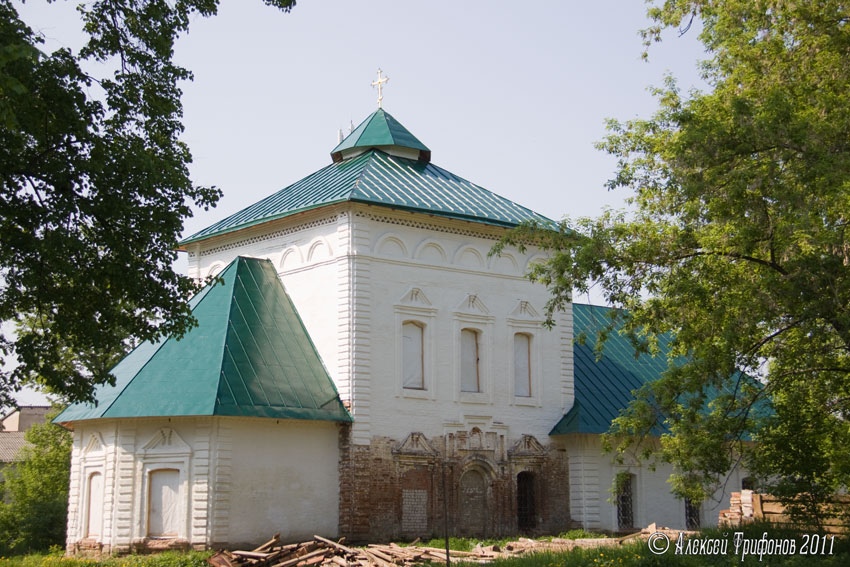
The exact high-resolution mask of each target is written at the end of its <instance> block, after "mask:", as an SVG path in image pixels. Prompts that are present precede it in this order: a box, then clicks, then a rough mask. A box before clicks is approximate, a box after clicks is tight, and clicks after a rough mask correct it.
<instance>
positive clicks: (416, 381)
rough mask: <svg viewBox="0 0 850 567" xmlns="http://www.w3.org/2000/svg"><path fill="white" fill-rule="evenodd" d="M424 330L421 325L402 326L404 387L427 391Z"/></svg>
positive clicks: (408, 322) (410, 323)
mask: <svg viewBox="0 0 850 567" xmlns="http://www.w3.org/2000/svg"><path fill="white" fill-rule="evenodd" d="M423 331H424V329H423V328H422V325H420V324H419V323H415V322H413V321H406V322H405V323H404V324H403V325H402V326H401V369H402V370H401V371H402V385H403V386H404V387H405V388H410V389H413V390H424V389H425V344H424V332H423Z"/></svg>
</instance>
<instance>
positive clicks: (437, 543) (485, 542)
mask: <svg viewBox="0 0 850 567" xmlns="http://www.w3.org/2000/svg"><path fill="white" fill-rule="evenodd" d="M520 537H521V536H514V537H508V538H502V539H475V538H460V537H450V538H449V549H450V550H452V551H472V550H473V549H475V546H476V545H479V544H480V545H481V547H487V546H490V545H498V546H499V547H504V545H505V544H506V543H508V542H509V541H516V540H517V539H519V538H520ZM555 537H557V538H561V539H587V538H600V537H605V535H604V534H597V533H593V532H588V531H585V530H570V531H568V532H564V533H561V534H558V535H557V536H547V537H543V538H538V539H543V540H546V541H552V539H553V538H555ZM399 545H401V546H408V545H411V544H410V543H399ZM416 545H420V546H422V547H436V548H437V549H445V548H446V540H445V539H443V538H433V539H429V540H428V541H420V542H419V543H417V544H416Z"/></svg>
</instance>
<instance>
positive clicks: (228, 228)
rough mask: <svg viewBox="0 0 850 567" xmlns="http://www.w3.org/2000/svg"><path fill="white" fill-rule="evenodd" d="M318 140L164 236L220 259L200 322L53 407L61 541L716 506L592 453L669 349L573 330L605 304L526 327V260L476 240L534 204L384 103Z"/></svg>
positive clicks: (360, 529)
mask: <svg viewBox="0 0 850 567" xmlns="http://www.w3.org/2000/svg"><path fill="white" fill-rule="evenodd" d="M331 157H332V163H330V164H329V165H328V166H326V167H325V168H323V169H320V170H319V171H317V172H315V173H312V174H311V175H308V176H307V177H305V178H304V179H302V180H300V181H297V182H295V183H293V184H292V185H290V186H288V187H286V188H285V189H282V190H280V191H278V192H277V193H274V194H273V195H271V196H269V197H267V198H266V199H263V200H262V201H260V202H258V203H255V204H253V205H251V206H249V207H247V208H245V209H243V210H242V211H240V212H238V213H236V214H234V215H232V216H230V217H228V218H226V219H224V220H222V221H220V222H218V223H216V224H214V225H212V226H210V227H208V228H206V229H204V230H202V231H200V232H198V233H197V234H195V235H193V236H191V237H189V238H188V239H186V240H185V241H184V242H182V243H181V249H182V250H184V251H185V252H187V253H188V256H189V275H190V276H191V277H193V278H196V279H197V280H199V281H200V280H204V279H205V278H208V277H210V276H217V278H216V280H215V281H214V282H213V283H212V284H210V285H208V286H207V287H205V288H204V289H203V290H202V291H200V292H199V293H198V294H197V295H196V296H195V297H194V298H193V299H192V307H193V313H194V315H195V317H196V318H197V320H198V322H199V325H198V327H196V328H194V329H192V330H191V331H189V332H188V333H187V334H186V335H185V336H184V338H183V339H182V340H179V341H177V340H174V339H173V338H169V339H167V340H164V341H162V342H160V343H158V344H150V343H144V344H142V345H140V346H139V347H138V348H136V349H135V350H134V351H133V352H131V353H130V354H129V355H128V356H127V357H126V358H125V359H124V360H123V361H122V362H120V363H119V364H118V365H117V366H116V367H115V369H114V370H113V374H114V375H115V377H116V384H115V386H104V387H100V388H99V389H98V390H97V394H96V397H97V400H98V404H97V405H96V406H94V405H85V404H78V405H74V406H71V407H69V408H68V409H66V410H65V412H63V413H62V414H61V415H60V416H59V417H58V418H57V419H56V421H57V422H59V423H62V424H64V425H66V426H69V427H71V428H73V433H74V446H73V455H72V463H71V479H70V489H71V490H70V503H69V510H68V532H67V533H68V536H67V546H68V549H69V551H71V552H76V551H80V550H85V549H99V550H102V551H105V552H121V551H128V550H132V549H143V548H149V549H150V548H154V549H156V548H181V547H182V548H185V547H195V548H206V547H219V546H236V545H249V544H251V543H254V542H261V541H265V540H267V539H268V538H269V537H270V536H271V534H274V533H276V532H280V533H281V534H282V537H283V538H285V539H289V540H297V539H299V538H307V537H311V536H312V535H313V534H323V535H326V536H330V537H338V536H346V537H347V538H348V539H349V541H364V540H370V541H379V540H388V539H404V538H406V539H413V538H415V537H423V538H427V537H430V536H432V535H435V534H442V531H443V525H444V521H446V520H447V521H448V524H449V527H450V531H451V532H452V534H453V535H459V536H463V535H469V536H500V535H513V534H517V533H530V534H538V533H558V532H561V531H565V530H567V529H570V528H573V527H584V528H586V529H590V530H609V531H626V530H629V529H631V528H636V527H640V526H644V525H647V524H648V523H650V522H657V523H659V524H664V525H667V526H671V527H685V525H686V524H691V525H693V524H695V523H701V524H703V525H708V524H710V523H712V521H714V522H716V517H717V511H716V510H713V509H712V507H711V503H708V502H706V503H702V505H700V504H696V503H694V504H691V503H688V505H687V506H686V504H685V503H684V502H682V501H681V500H677V499H676V498H675V497H673V496H672V494H671V493H670V490H669V487H668V485H667V483H666V479H667V477H668V476H669V473H670V470H669V469H666V470H665V469H664V468H663V467H661V468H659V469H658V470H657V471H655V472H651V471H649V470H647V469H646V468H645V467H644V468H642V467H640V466H627V465H622V466H621V465H615V464H613V463H612V459H611V456H610V455H604V454H603V453H602V450H601V445H600V434H601V433H603V432H604V431H606V430H607V428H608V426H609V424H610V422H611V419H613V418H614V417H615V416H616V415H617V414H618V413H619V411H620V409H621V408H623V407H625V406H626V404H627V403H628V401H629V399H630V397H631V391H632V390H633V389H635V388H637V387H639V386H640V384H642V383H643V382H645V381H646V380H650V379H653V378H655V377H657V376H658V375H659V373H660V372H661V371H662V370H663V369H664V367H665V364H666V362H665V361H664V360H663V359H649V358H647V357H641V358H640V359H638V360H635V358H634V355H633V351H632V350H631V347H630V345H629V343H628V342H627V341H626V340H625V339H622V338H621V337H618V336H612V337H611V339H610V340H609V342H608V343H606V346H605V353H604V356H603V357H602V359H601V360H597V358H596V356H595V354H594V353H593V345H592V340H589V341H588V343H587V344H585V345H574V344H573V338H574V336H575V335H576V334H577V333H578V332H580V331H586V332H587V333H588V335H589V336H590V337H591V339H592V337H593V334H594V330H595V329H598V328H599V327H600V326H602V325H605V324H606V323H607V319H606V313H607V311H608V310H607V309H606V308H602V307H593V306H588V305H579V304H574V305H572V306H571V308H569V309H567V310H565V311H564V312H561V313H559V314H558V315H557V324H556V326H555V327H554V328H553V329H551V330H548V329H546V328H544V327H543V326H542V322H543V315H542V311H543V306H544V304H545V303H546V300H547V299H548V296H547V291H546V289H545V287H544V286H542V285H540V284H535V283H532V282H530V281H529V280H527V279H526V278H525V277H524V274H525V272H526V270H527V269H528V267H529V264H531V263H532V262H535V261H539V260H541V259H542V258H543V256H542V255H540V254H539V253H538V252H536V251H534V250H530V251H528V252H527V253H525V254H520V253H518V252H517V251H515V250H509V251H506V252H504V253H503V254H502V255H500V256H490V255H489V254H488V252H489V251H490V249H491V247H492V246H493V244H494V243H495V242H496V241H497V240H498V239H499V238H500V237H501V236H502V235H504V234H505V231H506V230H508V229H510V228H511V227H514V226H516V225H517V224H518V223H521V222H523V221H537V222H540V223H550V222H551V221H549V220H548V219H546V218H545V217H543V216H541V215H539V214H537V213H534V212H533V211H530V210H528V209H526V208H524V207H522V206H520V205H518V204H516V203H513V202H511V201H509V200H507V199H505V198H502V197H500V196H498V195H495V194H493V193H491V192H489V191H487V190H485V189H483V188H482V187H479V186H478V185H475V184H474V183H471V182H469V181H467V180H465V179H463V178H461V177H458V176H457V175H455V174H453V173H451V172H449V171H446V170H444V169H442V168H440V167H437V166H436V165H434V164H432V163H431V151H430V150H429V149H428V148H427V147H426V146H425V145H424V144H423V143H422V142H420V141H419V140H418V139H417V138H416V137H415V136H413V135H412V134H411V133H410V132H409V131H408V130H407V129H405V128H404V127H403V126H402V125H401V124H400V123H399V122H398V121H396V120H395V119H394V118H393V117H392V116H391V115H390V114H389V113H387V112H385V111H384V110H382V109H379V110H377V111H376V112H374V113H373V114H371V115H370V116H369V117H368V118H367V119H366V120H365V121H364V122H363V123H362V124H360V125H359V126H358V127H357V128H356V129H355V130H354V131H352V132H351V134H349V136H348V137H346V138H345V139H344V140H343V141H342V142H341V143H340V144H339V145H338V146H337V147H336V148H334V150H333V151H332V152H331ZM621 472H622V473H627V474H629V475H630V476H629V477H628V479H629V481H628V482H627V483H625V488H624V489H623V490H622V491H621V493H620V494H618V495H614V496H612V494H611V486H612V482H613V479H614V476H615V475H616V474H618V473H621ZM443 475H445V478H446V481H445V486H446V490H445V491H444V489H443V486H444V485H443ZM740 480H741V479H740V478H739V477H738V473H734V474H733V477H732V479H731V482H729V483H727V487H728V489H729V490H737V489H738V488H739V487H740ZM444 509H447V510H448V517H447V518H445V517H444Z"/></svg>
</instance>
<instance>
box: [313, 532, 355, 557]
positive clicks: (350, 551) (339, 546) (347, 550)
mask: <svg viewBox="0 0 850 567" xmlns="http://www.w3.org/2000/svg"><path fill="white" fill-rule="evenodd" d="M313 538H315V539H316V540H317V541H321V542H322V543H326V544H328V545H330V546H331V547H335V548H337V549H339V550H340V551H344V552H345V553H353V554H355V555H356V554H357V551H355V550H353V549H351V548H350V547H345V546H344V545H342V544H341V543H337V542H335V541H332V540H329V539H327V538H324V537H322V536H317V535H314V536H313Z"/></svg>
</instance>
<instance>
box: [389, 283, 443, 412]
mask: <svg viewBox="0 0 850 567" xmlns="http://www.w3.org/2000/svg"><path fill="white" fill-rule="evenodd" d="M393 311H394V312H395V329H396V333H395V343H396V344H395V352H396V357H395V376H396V380H395V395H396V397H404V398H418V399H425V400H433V399H435V396H436V389H437V388H436V384H435V381H434V378H433V374H434V368H435V367H436V360H435V358H434V357H435V356H436V350H437V349H436V348H435V344H436V342H435V341H436V336H435V329H436V325H435V322H436V318H437V309H435V308H434V307H431V301H430V300H429V299H428V297H427V296H426V295H425V293H424V292H423V291H422V290H421V289H419V288H418V287H413V288H411V289H410V290H408V292H407V293H405V294H404V296H403V297H402V298H401V300H400V302H399V303H398V304H396V305H395V306H394V307H393ZM407 322H411V323H417V324H418V325H420V326H421V327H422V348H423V353H422V366H423V368H422V371H423V376H422V385H423V388H422V389H418V388H405V387H404V385H403V383H402V382H403V372H402V363H403V362H402V361H403V356H402V353H403V350H404V348H403V345H402V326H403V325H404V323H407Z"/></svg>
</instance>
